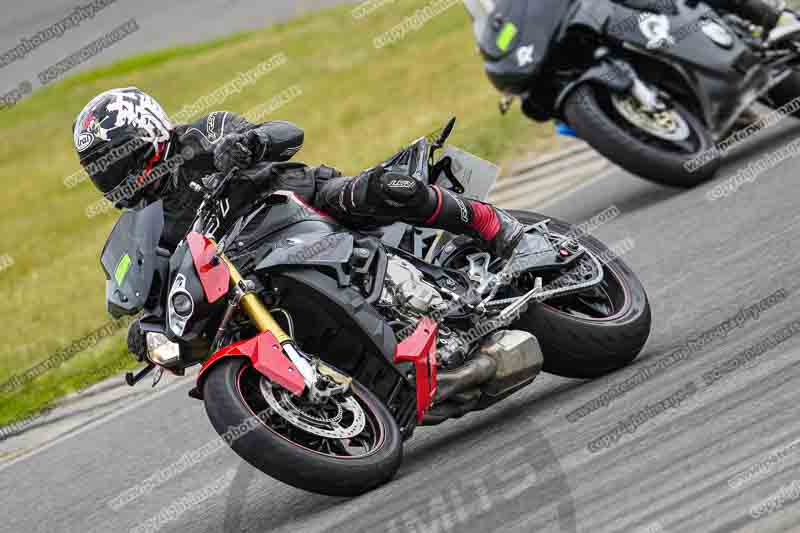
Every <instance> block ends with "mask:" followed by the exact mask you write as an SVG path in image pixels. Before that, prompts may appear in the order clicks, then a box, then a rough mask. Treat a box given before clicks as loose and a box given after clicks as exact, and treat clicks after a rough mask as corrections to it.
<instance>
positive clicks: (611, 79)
mask: <svg viewBox="0 0 800 533" xmlns="http://www.w3.org/2000/svg"><path fill="white" fill-rule="evenodd" d="M634 76H635V74H634V72H633V69H632V68H631V66H630V65H628V64H627V63H625V62H624V61H622V60H619V59H612V58H604V59H603V60H601V62H600V63H598V64H596V65H595V66H593V67H591V68H590V69H589V70H587V71H586V72H584V73H583V74H582V75H581V77H580V78H578V79H577V80H574V81H572V82H570V83H568V84H567V85H566V86H565V87H564V88H563V89H561V92H560V93H558V96H557V97H556V102H555V106H554V107H555V109H556V110H557V111H558V112H559V113H560V112H561V106H562V105H564V102H565V101H566V99H567V97H568V96H569V95H570V94H571V93H572V91H574V90H575V89H576V88H577V87H578V86H579V85H581V84H582V83H589V82H592V83H599V84H600V85H604V86H606V87H608V89H609V90H611V91H613V92H617V93H623V92H626V91H628V90H629V89H630V88H631V86H632V85H633V81H634V79H635V78H634Z"/></svg>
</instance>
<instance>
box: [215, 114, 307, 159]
mask: <svg viewBox="0 0 800 533" xmlns="http://www.w3.org/2000/svg"><path fill="white" fill-rule="evenodd" d="M225 115H227V116H226V120H225V121H224V125H223V131H222V132H221V133H222V135H223V136H225V135H228V134H231V133H241V134H248V141H249V144H251V147H252V148H253V152H254V153H253V162H254V163H257V162H258V161H288V160H289V159H291V158H292V156H294V154H296V153H297V152H299V151H300V149H301V148H302V147H303V141H304V139H305V133H304V132H303V130H302V129H301V128H300V127H299V126H297V125H296V124H293V123H291V122H287V121H285V120H271V121H269V122H264V123H263V124H253V123H251V122H249V121H248V120H247V119H245V118H244V117H241V116H239V115H237V114H235V113H225Z"/></svg>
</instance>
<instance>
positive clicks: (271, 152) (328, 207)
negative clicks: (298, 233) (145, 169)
mask: <svg viewBox="0 0 800 533" xmlns="http://www.w3.org/2000/svg"><path fill="white" fill-rule="evenodd" d="M250 131H253V132H255V134H257V136H258V139H259V141H260V144H261V145H263V147H264V149H263V150H262V153H260V154H254V161H253V164H255V163H258V162H260V161H268V162H272V164H271V165H269V166H268V170H267V172H263V171H261V172H259V173H257V175H256V176H255V177H253V175H249V177H248V173H246V172H243V173H242V175H243V178H242V179H239V180H238V181H236V182H234V183H233V184H232V185H231V189H230V193H229V194H228V196H229V199H230V201H231V205H232V207H231V209H234V210H235V209H237V208H239V207H244V206H245V205H246V204H249V203H251V202H252V200H253V199H254V198H255V196H257V195H259V194H261V193H263V192H266V191H267V190H279V189H284V190H291V191H294V192H295V193H297V194H298V196H300V197H301V198H302V199H303V200H304V201H306V202H307V203H309V204H311V205H313V206H314V207H316V208H318V209H321V210H323V211H326V212H328V213H329V214H330V215H332V216H333V217H335V218H337V219H339V220H341V221H342V222H343V223H345V224H348V225H351V226H353V227H359V226H362V227H363V226H373V225H376V224H389V223H392V222H395V221H405V222H410V223H414V224H418V225H427V226H430V227H435V228H441V229H445V230H448V231H452V232H454V233H462V234H470V235H473V236H475V237H478V238H481V239H483V240H484V241H487V242H489V241H493V240H494V241H498V243H499V244H500V245H502V244H503V243H502V242H500V241H503V240H508V239H506V237H508V238H511V237H512V235H510V234H508V233H509V232H506V229H509V228H510V229H511V230H513V229H514V224H515V223H516V221H514V220H513V219H512V218H511V217H509V216H508V215H507V214H505V213H502V212H501V211H499V210H495V209H494V208H492V207H491V206H489V205H487V204H483V203H482V202H476V201H472V200H467V199H465V198H462V197H460V196H458V195H456V194H454V193H451V192H450V191H447V190H443V189H439V188H438V187H432V186H429V185H427V184H424V183H422V182H420V181H418V180H415V179H413V178H409V177H406V176H399V175H396V174H386V173H384V172H383V171H382V169H381V168H380V167H378V168H376V169H372V170H370V171H367V172H365V173H362V174H360V175H358V176H355V177H344V176H342V174H341V173H340V172H339V171H337V170H336V169H334V168H331V167H327V166H320V167H310V166H307V165H304V164H302V163H294V162H289V161H288V160H289V159H290V158H291V157H292V156H294V154H296V153H297V152H298V151H299V150H300V148H301V147H302V146H303V140H304V133H303V130H302V129H300V128H299V127H297V126H296V125H294V124H292V123H290V122H284V121H272V122H266V123H264V124H260V125H255V124H252V123H250V122H248V121H247V120H245V119H244V118H242V117H241V116H239V115H237V114H235V113H229V112H215V113H211V114H209V115H207V116H205V117H203V118H202V119H200V120H198V121H197V122H195V123H193V124H188V125H182V126H178V127H176V128H175V131H174V133H173V135H172V138H171V140H170V144H169V147H168V148H167V152H166V154H165V157H164V160H165V161H170V160H174V159H175V158H177V157H178V156H180V157H181V158H182V159H183V161H182V163H181V164H180V166H178V167H177V168H175V169H174V171H173V172H172V173H171V174H169V175H167V176H165V178H164V179H163V182H162V183H161V184H160V185H159V186H158V188H157V189H156V191H155V192H154V193H153V195H154V197H155V198H160V199H162V200H163V201H164V215H165V225H164V234H163V237H162V243H161V244H162V246H164V247H166V248H168V249H170V250H172V249H174V248H175V246H177V244H178V242H179V241H180V240H181V239H182V238H183V237H184V235H186V233H187V232H188V230H189V226H190V224H191V223H192V221H193V220H194V216H195V213H196V211H197V207H198V206H199V205H200V202H201V201H202V195H201V194H199V193H196V192H193V191H192V190H191V188H190V186H189V184H190V183H191V182H192V181H196V182H200V180H201V179H202V178H204V177H206V176H208V175H209V174H212V173H214V172H215V171H216V170H217V169H216V168H215V166H214V152H215V148H216V146H217V144H218V143H219V142H220V141H221V140H222V138H223V137H225V136H226V135H230V134H243V133H248V132H250ZM155 198H150V199H155ZM517 224H518V223H517ZM501 234H503V235H501ZM495 236H498V237H503V239H501V238H498V239H494V237H495ZM511 241H513V239H511ZM509 242H510V241H509ZM498 253H502V251H499V252H498Z"/></svg>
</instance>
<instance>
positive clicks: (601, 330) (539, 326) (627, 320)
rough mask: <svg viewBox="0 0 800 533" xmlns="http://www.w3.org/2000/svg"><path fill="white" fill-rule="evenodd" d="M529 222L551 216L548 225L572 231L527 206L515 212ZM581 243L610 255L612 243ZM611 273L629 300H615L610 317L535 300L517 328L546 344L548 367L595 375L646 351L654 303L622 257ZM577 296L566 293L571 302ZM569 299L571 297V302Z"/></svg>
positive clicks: (556, 371)
mask: <svg viewBox="0 0 800 533" xmlns="http://www.w3.org/2000/svg"><path fill="white" fill-rule="evenodd" d="M510 213H511V214H512V215H514V216H515V217H517V219H518V220H519V221H520V222H522V223H524V224H535V223H537V222H541V221H542V220H544V219H546V218H549V220H550V222H549V223H548V227H549V228H550V230H551V231H553V232H554V233H557V234H561V235H569V234H570V231H571V226H570V225H569V224H567V223H566V222H563V221H560V220H556V219H553V218H550V217H544V216H542V215H538V214H535V213H529V212H526V211H510ZM577 240H578V242H580V244H581V245H582V246H584V247H585V248H586V249H588V250H589V251H590V252H592V253H593V254H595V255H605V254H608V251H609V250H608V248H607V247H606V246H605V245H604V244H603V243H601V242H600V241H599V240H597V239H595V238H594V237H591V236H589V235H582V236H580V237H577ZM604 269H605V274H606V276H607V278H609V279H611V278H613V279H614V280H615V284H616V285H617V286H618V287H619V288H620V289H621V290H617V291H616V292H617V293H622V292H624V295H625V299H624V301H622V300H621V299H620V301H619V302H618V303H617V304H615V305H614V311H613V314H612V315H611V316H608V317H591V316H581V315H580V314H577V315H576V314H575V313H571V312H566V311H565V307H564V306H561V307H559V306H558V305H556V303H557V302H554V301H551V300H545V301H544V302H540V303H538V304H534V305H530V306H529V307H528V310H527V311H526V312H525V313H524V314H523V315H522V316H521V317H520V319H519V320H518V321H517V322H516V323H515V325H514V326H513V327H516V328H518V329H523V330H525V331H529V332H531V333H533V334H534V335H535V336H536V338H537V339H538V341H539V344H540V345H541V347H542V352H543V355H544V366H543V368H542V369H543V370H544V371H545V372H549V373H551V374H556V375H559V376H564V377H569V378H582V379H591V378H596V377H599V376H602V375H604V374H606V373H608V372H611V371H614V370H617V369H619V368H622V367H624V366H626V365H628V364H629V363H630V362H631V361H633V360H634V359H635V358H636V357H637V356H638V355H639V353H640V352H641V350H642V348H643V347H644V345H645V343H646V342H647V338H648V336H649V335H650V324H651V314H650V303H649V302H648V299H647V294H646V293H645V290H644V287H643V286H642V284H641V282H640V281H639V279H638V278H637V277H636V275H635V274H634V273H633V271H632V270H631V269H630V267H628V266H627V265H626V264H625V263H624V262H623V261H622V260H621V259H620V258H619V257H616V258H614V259H613V260H611V261H608V262H607V263H606V264H605V265H604ZM581 294H582V293H578V294H577V295H572V296H565V297H563V298H564V299H565V301H566V300H567V299H569V298H575V297H576V296H580V295H581ZM565 303H566V302H565Z"/></svg>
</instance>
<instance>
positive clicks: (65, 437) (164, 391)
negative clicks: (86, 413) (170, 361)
mask: <svg viewBox="0 0 800 533" xmlns="http://www.w3.org/2000/svg"><path fill="white" fill-rule="evenodd" d="M189 384H191V382H187V381H185V380H180V381H176V382H175V383H173V384H172V385H170V386H168V387H166V388H164V389H162V390H160V391H158V392H156V393H155V394H153V395H151V396H148V397H147V398H142V399H141V400H137V401H135V402H133V403H131V404H130V405H127V406H126V407H123V408H122V409H120V410H119V411H116V412H114V413H109V414H108V415H105V416H103V417H101V418H99V419H97V420H95V421H94V422H91V423H89V424H87V425H85V426H83V427H82V428H80V429H78V430H76V431H73V432H72V433H67V434H66V435H62V436H61V437H58V438H56V439H55V440H52V441H50V442H48V443H47V444H44V445H42V446H40V447H39V448H36V449H34V450H31V451H29V452H24V453H23V454H22V455H20V456H19V457H17V458H15V459H12V460H11V461H9V462H7V463H4V464H2V465H0V472H3V471H4V470H6V469H7V468H10V467H12V466H14V465H15V464H17V463H20V462H22V461H26V460H28V459H30V458H31V457H34V456H36V455H39V454H40V453H42V452H44V451H47V450H49V449H50V448H52V447H53V446H55V445H57V444H61V443H62V442H64V441H67V440H69V439H71V438H73V437H77V436H78V435H81V434H83V433H86V432H87V431H89V430H91V429H95V428H97V427H99V426H101V425H103V424H105V423H106V422H109V421H111V420H113V419H114V418H116V417H118V416H121V415H124V414H125V413H127V412H130V411H133V410H134V409H136V408H138V407H141V406H143V405H146V404H148V403H150V402H152V401H153V400H157V399H158V398H160V397H162V396H164V395H165V394H168V393H170V392H172V391H174V390H175V389H177V388H178V387H181V386H186V385H189Z"/></svg>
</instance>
